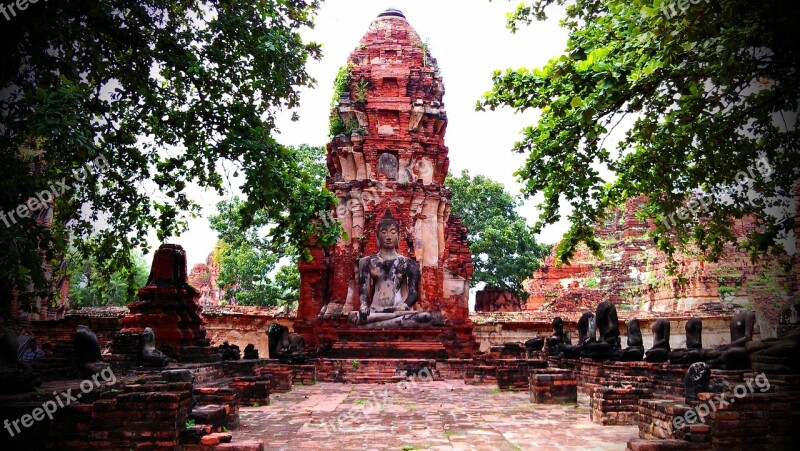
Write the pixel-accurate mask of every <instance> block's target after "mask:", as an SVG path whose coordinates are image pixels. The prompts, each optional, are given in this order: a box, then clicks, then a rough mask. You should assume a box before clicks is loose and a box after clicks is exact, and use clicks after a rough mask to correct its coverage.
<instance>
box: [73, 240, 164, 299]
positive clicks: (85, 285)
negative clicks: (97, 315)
mask: <svg viewBox="0 0 800 451" xmlns="http://www.w3.org/2000/svg"><path fill="white" fill-rule="evenodd" d="M130 259H131V262H132V265H131V266H129V267H127V268H122V269H120V270H117V271H114V272H112V273H108V272H106V271H105V270H104V268H103V265H99V264H97V262H96V261H94V259H92V258H85V257H84V256H83V255H80V254H79V253H78V252H74V251H73V252H69V253H68V254H67V264H66V266H67V271H66V273H65V274H63V275H64V276H66V277H67V278H68V280H69V306H70V308H81V307H95V306H106V305H128V304H130V303H131V302H134V301H135V300H136V293H135V292H131V290H129V288H128V287H130V286H135V287H143V286H144V284H145V283H147V277H148V275H149V273H150V268H148V266H147V262H145V260H144V258H143V257H142V255H141V253H139V252H136V251H134V252H133V255H131V256H130ZM58 275H59V276H60V275H61V274H58Z"/></svg>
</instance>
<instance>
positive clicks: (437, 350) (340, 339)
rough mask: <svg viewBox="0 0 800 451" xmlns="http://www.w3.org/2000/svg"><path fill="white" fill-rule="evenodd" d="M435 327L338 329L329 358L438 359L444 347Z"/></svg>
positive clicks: (445, 353)
mask: <svg viewBox="0 0 800 451" xmlns="http://www.w3.org/2000/svg"><path fill="white" fill-rule="evenodd" d="M440 334H441V332H440V331H438V330H360V329H354V330H346V331H339V332H338V333H337V338H336V340H335V342H334V344H333V348H332V349H331V351H330V352H329V353H328V354H327V357H329V358H332V359H347V358H364V359H392V358H395V359H404V358H412V359H413V358H417V359H440V358H446V357H447V350H446V349H445V347H444V344H443V343H442V342H441V341H440V339H439V337H440Z"/></svg>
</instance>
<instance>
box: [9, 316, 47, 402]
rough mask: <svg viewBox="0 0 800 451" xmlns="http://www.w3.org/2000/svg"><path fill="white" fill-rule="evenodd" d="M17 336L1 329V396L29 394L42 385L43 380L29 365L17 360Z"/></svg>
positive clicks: (10, 331)
mask: <svg viewBox="0 0 800 451" xmlns="http://www.w3.org/2000/svg"><path fill="white" fill-rule="evenodd" d="M18 349H19V346H18V344H17V335H16V334H15V333H14V332H13V331H12V330H11V329H7V328H0V394H2V395H10V394H17V393H27V392H32V391H34V390H36V388H37V387H39V386H40V385H42V379H41V378H40V377H39V374H37V373H36V372H35V371H33V370H32V369H31V368H30V367H29V366H28V365H25V364H24V363H22V362H20V361H19V360H18V359H17V352H18Z"/></svg>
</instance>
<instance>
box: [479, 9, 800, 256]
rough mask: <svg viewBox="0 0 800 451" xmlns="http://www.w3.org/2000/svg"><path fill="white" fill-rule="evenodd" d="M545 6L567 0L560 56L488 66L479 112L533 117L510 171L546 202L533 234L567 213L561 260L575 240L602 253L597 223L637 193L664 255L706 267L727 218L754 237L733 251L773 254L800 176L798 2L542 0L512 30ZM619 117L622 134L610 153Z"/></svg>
mask: <svg viewBox="0 0 800 451" xmlns="http://www.w3.org/2000/svg"><path fill="white" fill-rule="evenodd" d="M553 3H556V4H559V5H563V4H567V7H566V19H565V20H564V21H563V22H562V23H563V26H564V27H566V28H567V29H568V30H569V39H568V42H567V49H566V50H565V52H564V54H563V55H561V56H558V57H556V58H553V59H552V60H550V61H549V62H548V63H547V64H546V65H545V66H544V67H541V68H538V69H533V70H528V69H519V70H510V69H509V70H507V71H505V72H500V71H496V72H495V73H494V76H493V79H494V87H493V89H492V91H490V92H488V93H486V94H485V95H484V98H483V100H482V101H479V102H478V108H479V109H482V108H486V107H488V108H491V109H494V108H497V107H501V106H509V107H512V108H514V109H515V110H517V111H525V110H528V109H530V108H536V109H539V110H540V111H541V117H540V119H539V121H538V123H536V124H535V125H532V126H529V127H527V128H525V129H524V130H523V136H522V138H521V139H520V141H519V142H518V143H517V144H516V145H515V147H514V150H515V151H518V152H527V153H528V154H529V156H528V159H527V162H526V164H525V166H524V167H522V168H521V169H519V171H517V173H516V174H517V175H518V176H519V178H520V180H521V181H522V182H523V183H524V184H525V188H524V190H525V193H526V195H529V196H532V195H536V194H542V195H543V197H544V200H543V202H542V203H541V204H540V205H539V207H540V208H541V209H542V214H541V216H540V221H539V223H538V224H537V226H536V229H537V230H540V229H541V227H542V226H543V225H545V224H553V223H555V222H556V221H558V220H559V219H560V213H559V211H560V208H561V206H562V203H563V202H568V203H569V204H570V205H571V213H570V214H569V219H570V222H571V227H570V229H569V231H568V232H567V233H566V234H565V236H564V239H563V241H562V242H561V244H560V245H559V248H558V255H559V257H560V259H561V260H562V261H568V260H569V259H570V257H572V255H573V253H574V250H575V248H576V246H577V244H578V243H580V242H585V243H586V244H587V245H588V246H589V248H590V249H592V250H594V251H598V250H599V248H600V245H599V243H598V242H597V241H596V239H595V237H594V227H595V224H596V223H598V222H599V221H601V220H603V218H604V216H605V215H606V214H607V212H608V211H609V208H610V207H612V206H614V205H619V204H621V203H622V202H623V201H624V200H625V199H628V198H630V197H633V196H637V195H646V196H647V197H648V199H649V201H648V203H647V204H646V206H645V208H644V209H643V210H642V211H641V212H640V213H639V214H640V216H641V217H649V218H653V219H654V220H655V224H656V229H655V230H654V231H653V232H652V235H653V238H654V240H655V241H656V243H657V245H658V246H659V248H661V249H662V250H664V251H665V252H667V253H668V254H669V255H670V256H672V255H673V254H674V252H675V250H676V249H682V248H685V247H686V246H687V245H688V244H691V243H693V244H696V245H697V246H698V247H699V249H700V250H701V251H702V252H703V254H704V258H706V257H707V258H710V259H716V258H717V257H719V255H720V253H721V252H722V251H723V249H724V247H725V245H726V244H727V243H735V242H736V240H737V238H736V236H735V234H734V233H733V224H734V220H735V219H737V218H742V217H745V216H750V215H752V216H753V217H755V219H756V221H757V224H758V225H759V226H760V230H759V231H757V232H753V233H751V234H750V235H749V236H747V237H746V240H743V241H742V242H739V243H738V244H739V245H741V246H743V247H744V248H746V249H748V250H749V251H750V252H751V253H752V255H753V257H754V258H755V256H756V255H757V254H758V253H761V252H764V251H765V250H767V249H773V250H778V251H779V250H780V246H778V245H777V243H776V241H777V240H778V239H779V238H781V237H782V236H784V235H785V233H786V232H787V231H788V230H790V229H791V225H792V221H791V214H790V212H789V208H790V197H791V196H790V192H791V189H792V185H793V183H794V181H795V180H797V179H798V177H800V165H798V164H797V162H798V161H800V155H798V152H799V151H798V149H800V139H799V138H800V136H799V135H798V132H797V130H796V120H797V112H798V110H800V83H798V81H799V80H800V77H798V73H797V62H798V61H800V54H798V48H797V45H798V42H800V40H799V39H798V34H797V33H798V28H797V18H798V7H799V5H798V4H797V2H783V1H778V0H767V1H764V2H757V3H753V2H747V1H743V0H730V1H727V0H720V1H711V2H700V3H697V4H693V3H696V2H692V3H688V4H687V3H686V2H670V1H668V0H650V1H633V2H631V1H627V0H572V1H565V0H539V1H534V2H526V3H523V4H521V5H520V6H519V7H518V8H517V10H516V11H515V12H514V13H512V14H510V15H509V27H510V28H511V29H512V30H516V29H517V27H518V26H519V24H520V23H531V22H532V20H534V19H536V20H544V19H546V15H545V10H546V9H547V7H549V6H550V5H552V4H553ZM680 5H683V6H685V7H686V9H685V10H683V11H682V10H680V9H679V8H680V7H681V6H680ZM626 118H628V119H627V120H628V121H629V122H631V123H632V125H631V126H630V128H629V129H628V130H627V133H626V134H625V136H624V138H623V139H622V140H621V141H620V142H619V144H618V145H617V147H616V149H613V148H612V149H609V148H607V147H606V139H607V138H608V137H609V134H610V133H611V132H612V131H613V130H614V128H615V127H616V126H617V125H619V124H620V121H623V120H625V119H626ZM609 144H610V143H609ZM601 171H608V173H610V174H611V177H610V178H611V180H610V181H606V180H604V177H602V176H601V174H602V173H601ZM607 178H608V177H607Z"/></svg>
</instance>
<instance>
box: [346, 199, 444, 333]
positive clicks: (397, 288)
mask: <svg viewBox="0 0 800 451" xmlns="http://www.w3.org/2000/svg"><path fill="white" fill-rule="evenodd" d="M376 234H377V238H378V243H379V244H380V246H381V249H380V251H379V252H378V253H377V254H374V255H370V256H368V257H364V258H362V259H361V260H359V262H358V275H359V278H358V286H359V297H358V300H359V304H360V307H359V310H358V316H357V317H356V316H355V315H352V316H351V320H352V322H354V323H356V324H361V325H365V326H366V327H368V328H383V327H386V328H391V327H396V328H417V327H423V326H427V325H429V324H430V323H431V321H432V318H431V315H430V314H429V313H427V312H415V311H414V310H413V309H412V307H413V306H414V304H415V303H416V302H417V298H418V296H419V294H418V285H419V279H420V270H419V265H418V264H417V262H415V261H414V260H412V259H410V258H408V257H404V256H402V255H400V254H398V253H397V245H398V243H399V242H400V227H399V225H398V223H397V221H395V220H394V218H392V217H391V215H389V214H388V213H387V215H386V216H384V218H383V219H382V220H381V222H380V224H378V230H377V231H376Z"/></svg>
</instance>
